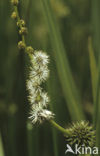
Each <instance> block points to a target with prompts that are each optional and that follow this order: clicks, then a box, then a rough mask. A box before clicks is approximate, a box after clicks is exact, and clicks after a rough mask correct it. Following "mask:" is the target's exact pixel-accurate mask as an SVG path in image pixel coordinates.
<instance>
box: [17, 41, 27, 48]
mask: <svg viewBox="0 0 100 156" xmlns="http://www.w3.org/2000/svg"><path fill="white" fill-rule="evenodd" d="M25 47H26V45H25V43H24V42H23V41H19V42H18V48H19V49H20V50H21V49H22V50H23V49H25Z"/></svg>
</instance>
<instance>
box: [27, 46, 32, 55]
mask: <svg viewBox="0 0 100 156" xmlns="http://www.w3.org/2000/svg"><path fill="white" fill-rule="evenodd" d="M26 51H27V53H30V54H32V53H33V52H34V49H33V48H32V47H31V46H28V47H27V48H26Z"/></svg>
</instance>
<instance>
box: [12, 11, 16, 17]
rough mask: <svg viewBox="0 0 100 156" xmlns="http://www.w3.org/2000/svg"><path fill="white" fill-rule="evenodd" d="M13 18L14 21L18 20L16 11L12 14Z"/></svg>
mask: <svg viewBox="0 0 100 156" xmlns="http://www.w3.org/2000/svg"><path fill="white" fill-rule="evenodd" d="M11 18H12V19H16V18H17V14H16V12H15V11H14V12H13V13H12V14H11Z"/></svg>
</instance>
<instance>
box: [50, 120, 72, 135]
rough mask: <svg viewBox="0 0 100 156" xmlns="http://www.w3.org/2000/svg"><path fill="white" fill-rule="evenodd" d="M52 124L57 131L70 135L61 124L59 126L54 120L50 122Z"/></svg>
mask: <svg viewBox="0 0 100 156" xmlns="http://www.w3.org/2000/svg"><path fill="white" fill-rule="evenodd" d="M49 122H50V123H51V125H52V126H53V127H55V128H56V129H58V130H59V131H60V132H62V133H63V134H66V135H70V133H69V131H68V130H66V129H65V128H63V127H61V126H60V125H59V124H57V123H56V122H55V121H54V120H50V121H49Z"/></svg>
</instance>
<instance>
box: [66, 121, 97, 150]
mask: <svg viewBox="0 0 100 156" xmlns="http://www.w3.org/2000/svg"><path fill="white" fill-rule="evenodd" d="M67 131H68V132H69V134H70V135H69V136H66V141H67V142H68V144H70V145H75V144H78V146H82V145H85V146H86V147H88V146H89V147H92V146H93V145H94V144H95V131H94V130H93V127H92V126H90V125H89V122H86V121H81V122H76V123H73V124H72V125H71V126H70V127H69V128H68V129H67Z"/></svg>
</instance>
